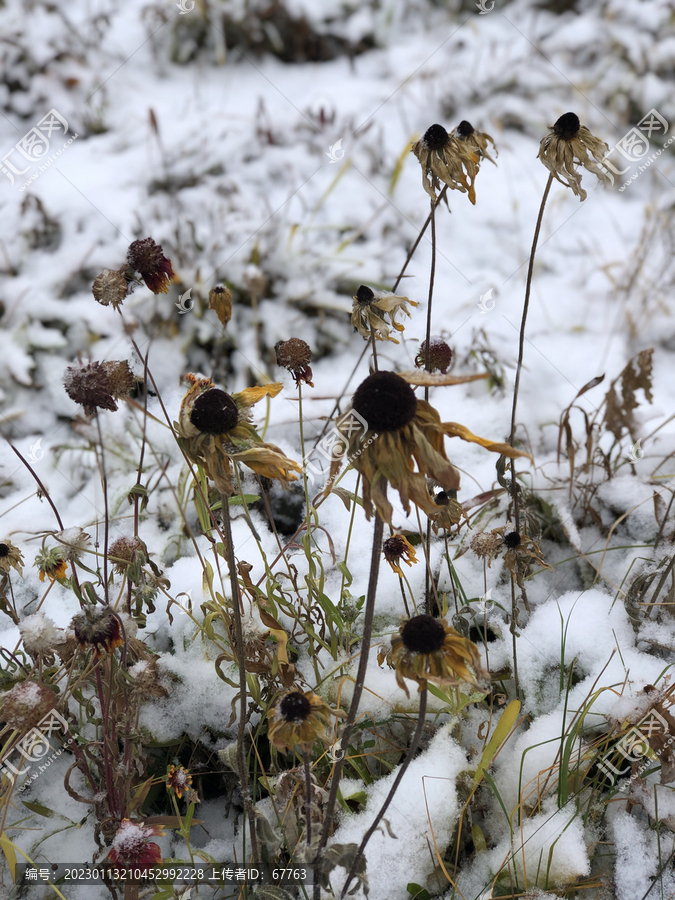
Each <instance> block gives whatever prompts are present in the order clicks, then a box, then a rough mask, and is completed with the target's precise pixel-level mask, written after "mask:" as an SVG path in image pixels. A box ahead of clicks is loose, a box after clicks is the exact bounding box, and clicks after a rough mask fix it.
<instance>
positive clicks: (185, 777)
mask: <svg viewBox="0 0 675 900" xmlns="http://www.w3.org/2000/svg"><path fill="white" fill-rule="evenodd" d="M191 787H192V775H190V773H189V772H188V770H187V769H186V768H184V767H183V766H178V768H176V766H173V765H172V766H169V771H168V772H167V775H166V789H167V790H168V791H173V792H174V793H175V795H176V796H177V797H178V799H179V800H180V799H181V797H182V796H183V791H185V792H189V790H190V788H191Z"/></svg>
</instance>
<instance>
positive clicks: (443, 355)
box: [415, 337, 452, 375]
mask: <svg viewBox="0 0 675 900" xmlns="http://www.w3.org/2000/svg"><path fill="white" fill-rule="evenodd" d="M426 359H427V342H426V341H422V343H421V344H420V349H419V352H418V354H417V356H416V357H415V365H416V366H417V368H418V369H421V368H423V367H424V366H425V365H426ZM451 362H452V350H451V349H450V347H448V345H447V344H446V343H445V341H444V340H443V338H439V337H432V338H431V340H430V341H429V366H430V371H431V372H433V371H435V370H436V369H440V371H441V372H442V373H443V374H444V375H445V373H446V372H447V371H448V366H449V365H450V363H451Z"/></svg>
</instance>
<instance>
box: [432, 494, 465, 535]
mask: <svg viewBox="0 0 675 900" xmlns="http://www.w3.org/2000/svg"><path fill="white" fill-rule="evenodd" d="M455 493H456V492H455ZM434 503H435V504H436V506H437V507H438V509H437V510H436V512H435V513H432V514H431V515H430V516H429V518H430V519H431V527H432V528H433V530H434V534H438V532H439V530H441V529H443V530H444V531H450V530H451V529H452V527H453V526H454V525H459V523H460V522H461V521H462V518H463V517H466V513H465V512H464V510H463V508H462V504H461V503H458V501H457V498H456V497H451V496H450V494H448V493H447V491H439V492H438V493H437V494H436V496H435V497H434Z"/></svg>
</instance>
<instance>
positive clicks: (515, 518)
mask: <svg viewBox="0 0 675 900" xmlns="http://www.w3.org/2000/svg"><path fill="white" fill-rule="evenodd" d="M552 184H553V175H552V174H551V175H549V176H548V181H547V182H546V188H545V190H544V196H543V197H542V198H541V206H540V207H539V215H538V216H537V224H536V226H535V229H534V239H533V241H532V250H531V251H530V265H529V267H528V270H527V283H526V285H525V303H524V304H523V318H522V319H521V322H520V343H519V345H518V366H517V368H516V382H515V384H514V386H513V407H512V409H511V436H510V437H509V444H511V446H512V447H513V446H514V444H513V442H514V440H515V436H516V407H517V405H518V389H519V388H520V372H521V370H522V368H523V351H524V349H525V323H526V321H527V311H528V309H529V308H530V290H531V288H532V271H533V269H534V254H535V252H536V250H537V242H538V241H539V231H540V229H541V222H542V219H543V217H544V207H545V206H546V200H547V199H548V194H549V191H550V190H551V185H552ZM511 491H512V498H513V521H514V523H515V530H516V531H518V532H519V524H520V523H519V509H518V484H517V482H516V461H515V459H512V460H511ZM519 533H520V532H519Z"/></svg>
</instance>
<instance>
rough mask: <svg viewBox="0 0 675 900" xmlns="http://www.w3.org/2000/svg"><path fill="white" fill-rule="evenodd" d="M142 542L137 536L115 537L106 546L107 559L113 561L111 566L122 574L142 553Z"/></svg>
mask: <svg viewBox="0 0 675 900" xmlns="http://www.w3.org/2000/svg"><path fill="white" fill-rule="evenodd" d="M143 550H144V544H143V541H142V540H141V539H140V538H137V537H133V536H132V537H121V538H117V540H116V541H114V542H113V543H112V544H111V545H110V546H109V547H108V559H109V560H110V561H111V562H112V563H113V568H114V569H115V571H116V572H117V574H118V575H124V574H125V572H126V571H127V569H128V567H129V566H131V565H133V564H134V563H135V562H136V560H137V559H138V558H139V555H141V554H142V553H143Z"/></svg>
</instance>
